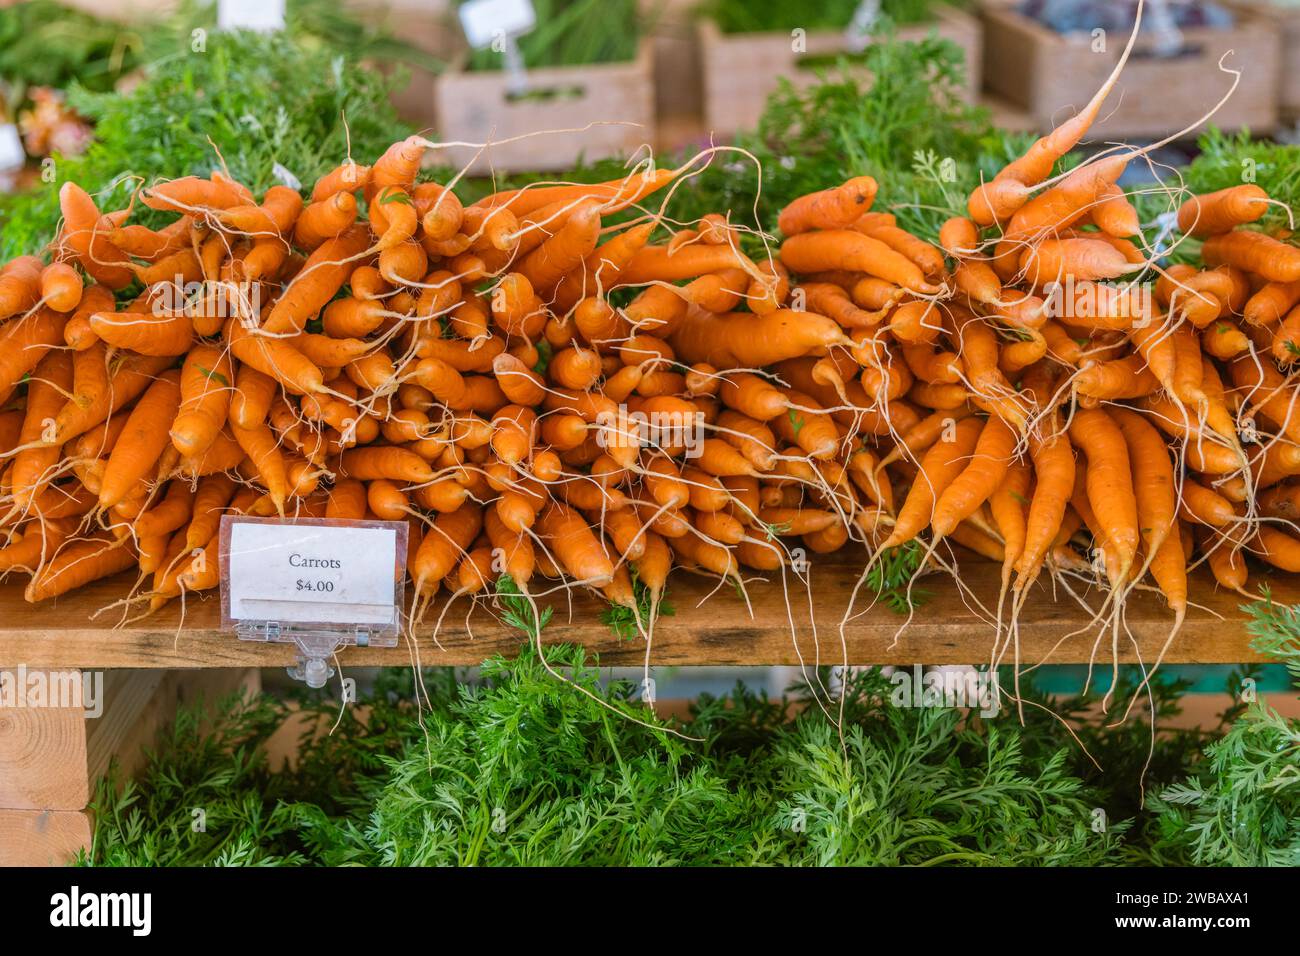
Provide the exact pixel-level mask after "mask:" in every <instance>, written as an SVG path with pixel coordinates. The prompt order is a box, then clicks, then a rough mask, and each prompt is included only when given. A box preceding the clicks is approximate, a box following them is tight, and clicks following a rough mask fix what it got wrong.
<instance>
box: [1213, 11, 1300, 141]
mask: <svg viewBox="0 0 1300 956" xmlns="http://www.w3.org/2000/svg"><path fill="white" fill-rule="evenodd" d="M1224 6H1226V7H1228V8H1230V9H1231V10H1232V11H1233V12H1234V13H1236V14H1238V15H1239V16H1242V15H1244V16H1253V17H1255V18H1257V19H1258V20H1259V21H1260V22H1261V23H1266V24H1268V25H1269V27H1270V28H1271V29H1272V31H1273V32H1274V33H1275V34H1276V35H1277V36H1278V37H1279V38H1280V39H1281V44H1282V65H1281V67H1280V69H1279V70H1278V73H1279V80H1278V88H1277V97H1278V110H1279V112H1280V113H1281V114H1282V119H1284V120H1285V121H1287V122H1288V123H1294V122H1295V121H1296V120H1300V6H1294V5H1289V4H1285V5H1284V4H1277V3H1270V2H1269V0H1224ZM1243 82H1244V79H1243Z"/></svg>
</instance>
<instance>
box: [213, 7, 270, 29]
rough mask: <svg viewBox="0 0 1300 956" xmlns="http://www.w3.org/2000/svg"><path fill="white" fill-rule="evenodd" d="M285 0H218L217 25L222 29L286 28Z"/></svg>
mask: <svg viewBox="0 0 1300 956" xmlns="http://www.w3.org/2000/svg"><path fill="white" fill-rule="evenodd" d="M284 4H285V0H217V26H218V27H219V28H220V29H222V30H239V29H245V30H261V31H262V32H264V33H270V32H274V31H276V30H283V29H284Z"/></svg>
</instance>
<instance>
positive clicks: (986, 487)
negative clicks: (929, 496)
mask: <svg viewBox="0 0 1300 956" xmlns="http://www.w3.org/2000/svg"><path fill="white" fill-rule="evenodd" d="M1017 438H1018V436H1017V435H1016V433H1015V432H1014V431H1013V430H1012V429H1011V428H1010V427H1008V426H1007V425H1006V424H1005V423H1004V422H1003V421H1002V420H1001V419H999V418H990V419H988V420H987V421H986V422H985V423H984V425H983V427H982V428H981V430H980V433H979V439H978V441H976V443H975V450H974V452H973V454H972V456H971V460H970V462H969V463H968V464H967V465H966V466H965V468H964V469H963V470H962V472H961V473H960V474H959V475H957V477H956V478H954V479H953V480H952V483H951V484H949V485H948V487H947V488H944V489H943V490H942V492H941V493H939V494H938V495H937V500H936V501H935V503H934V513H933V515H932V516H931V518H930V527H931V529H932V530H933V532H934V534H935V535H936V536H937V537H940V538H942V537H945V536H947V535H948V534H950V533H951V532H952V530H953V529H954V528H956V527H957V525H959V524H960V523H961V522H963V521H965V520H966V519H967V518H969V517H970V516H971V515H973V514H974V513H975V512H976V510H977V509H978V508H979V507H980V506H981V505H982V504H984V502H986V501H988V500H989V498H990V497H992V496H993V494H994V493H995V492H996V491H997V490H998V487H999V485H1001V483H1002V479H1003V477H1004V476H1005V475H1006V473H1007V468H1008V467H1010V465H1011V462H1012V456H1013V455H1014V453H1015V447H1016V442H1017ZM918 480H921V479H919V478H918Z"/></svg>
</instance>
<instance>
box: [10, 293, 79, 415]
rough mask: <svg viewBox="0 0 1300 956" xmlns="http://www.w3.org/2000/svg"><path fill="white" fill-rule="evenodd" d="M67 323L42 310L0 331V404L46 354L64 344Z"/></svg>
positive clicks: (17, 320)
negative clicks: (64, 330) (64, 331)
mask: <svg viewBox="0 0 1300 956" xmlns="http://www.w3.org/2000/svg"><path fill="white" fill-rule="evenodd" d="M67 322H68V317H67V316H66V315H64V314H63V313H61V312H55V311H54V310H52V309H44V308H43V309H38V310H37V311H36V312H34V313H32V314H30V315H25V316H23V317H22V318H20V319H15V320H13V321H11V322H9V323H7V324H6V325H5V326H4V327H3V328H0V402H4V401H7V400H8V399H9V396H10V395H12V394H13V391H14V389H15V388H16V387H17V386H18V382H19V381H20V380H21V379H22V377H23V376H24V375H26V374H27V373H28V372H30V371H31V370H32V369H34V368H35V367H36V366H37V364H38V363H39V362H40V361H41V359H42V358H44V357H45V353H46V352H48V351H49V350H50V349H51V348H53V347H55V346H56V345H59V344H61V343H62V342H63V329H64V326H65V325H67Z"/></svg>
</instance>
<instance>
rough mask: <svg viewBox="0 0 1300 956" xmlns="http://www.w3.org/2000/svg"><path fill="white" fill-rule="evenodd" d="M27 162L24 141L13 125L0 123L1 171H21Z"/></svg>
mask: <svg viewBox="0 0 1300 956" xmlns="http://www.w3.org/2000/svg"><path fill="white" fill-rule="evenodd" d="M26 161H27V154H26V153H24V152H23V139H22V137H21V136H19V135H18V127H17V126H15V125H14V124H13V123H0V170H9V169H20V168H22V165H23V163H25V162H26Z"/></svg>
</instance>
